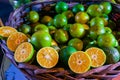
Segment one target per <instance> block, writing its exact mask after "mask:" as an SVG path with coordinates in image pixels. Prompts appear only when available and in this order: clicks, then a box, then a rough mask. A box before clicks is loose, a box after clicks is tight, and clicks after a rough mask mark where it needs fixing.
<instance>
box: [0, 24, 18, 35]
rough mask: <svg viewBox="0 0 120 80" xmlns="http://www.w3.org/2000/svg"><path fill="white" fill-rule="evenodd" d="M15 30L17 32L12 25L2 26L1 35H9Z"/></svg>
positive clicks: (0, 28)
mask: <svg viewBox="0 0 120 80" xmlns="http://www.w3.org/2000/svg"><path fill="white" fill-rule="evenodd" d="M13 32H17V30H16V29H15V28H13V27H10V26H4V27H0V36H2V37H8V36H9V35H10V34H12V33H13Z"/></svg>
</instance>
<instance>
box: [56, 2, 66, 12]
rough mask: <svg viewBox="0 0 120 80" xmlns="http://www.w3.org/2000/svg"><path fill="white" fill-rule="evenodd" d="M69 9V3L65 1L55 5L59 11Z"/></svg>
mask: <svg viewBox="0 0 120 80" xmlns="http://www.w3.org/2000/svg"><path fill="white" fill-rule="evenodd" d="M67 10H68V5H67V3H65V2H63V1H60V2H58V3H57V4H56V5H55V11H56V12H57V13H62V12H64V11H67Z"/></svg>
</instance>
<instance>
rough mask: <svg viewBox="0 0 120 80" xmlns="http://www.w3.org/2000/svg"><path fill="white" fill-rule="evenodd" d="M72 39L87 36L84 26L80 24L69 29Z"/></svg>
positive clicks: (75, 24)
mask: <svg viewBox="0 0 120 80" xmlns="http://www.w3.org/2000/svg"><path fill="white" fill-rule="evenodd" d="M69 32H70V35H71V36H72V37H76V38H81V37H83V36H84V34H85V29H84V26H83V25H82V24H80V23H74V24H73V25H72V26H71V27H70V29H69Z"/></svg>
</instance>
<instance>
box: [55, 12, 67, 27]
mask: <svg viewBox="0 0 120 80" xmlns="http://www.w3.org/2000/svg"><path fill="white" fill-rule="evenodd" d="M53 22H54V25H55V27H56V28H61V27H63V26H65V25H67V17H66V16H65V15H63V14H57V15H56V16H55V18H54V20H53Z"/></svg>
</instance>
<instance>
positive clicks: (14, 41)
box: [7, 32, 28, 51]
mask: <svg viewBox="0 0 120 80" xmlns="http://www.w3.org/2000/svg"><path fill="white" fill-rule="evenodd" d="M26 41H28V37H27V36H26V35H25V34H24V33H21V32H14V33H12V34H11V35H10V36H9V37H8V39H7V47H8V48H9V49H10V50H11V51H15V50H16V48H17V47H18V45H20V44H21V43H22V42H26Z"/></svg>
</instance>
